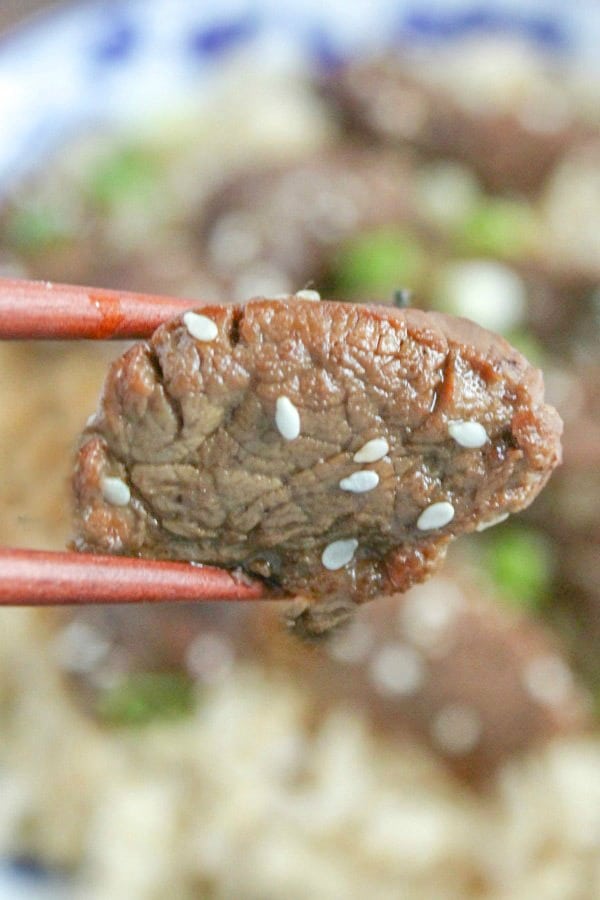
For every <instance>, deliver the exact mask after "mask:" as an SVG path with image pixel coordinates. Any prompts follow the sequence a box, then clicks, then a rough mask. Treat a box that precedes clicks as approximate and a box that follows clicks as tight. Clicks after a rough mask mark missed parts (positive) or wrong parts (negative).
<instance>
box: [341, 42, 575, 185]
mask: <svg viewBox="0 0 600 900" xmlns="http://www.w3.org/2000/svg"><path fill="white" fill-rule="evenodd" d="M323 89H324V92H325V95H326V96H327V97H328V98H329V99H330V100H331V101H332V102H333V103H334V104H335V105H336V106H337V108H338V109H339V110H340V112H341V113H342V115H343V117H344V118H345V119H346V121H348V122H349V124H351V125H352V126H353V127H354V128H358V129H359V130H360V131H363V132H367V133H368V134H369V135H370V136H372V137H375V138H376V139H378V140H379V141H382V142H383V143H384V144H387V145H396V146H398V145H400V146H412V147H415V148H416V149H418V150H419V151H420V152H422V153H424V154H425V155H426V156H429V157H450V158H453V159H457V160H460V161H462V162H465V163H466V164H467V165H469V166H470V167H471V168H473V169H474V170H475V171H476V172H477V173H478V174H479V176H480V177H481V179H482V181H483V182H484V184H485V185H486V186H487V187H488V188H489V189H490V190H493V191H519V192H522V193H527V194H530V193H535V192H536V191H537V190H538V189H539V188H540V187H541V186H542V185H543V184H544V182H545V180H546V179H547V177H548V176H549V174H550V173H551V171H552V170H553V168H554V166H555V165H556V164H557V162H558V161H559V160H560V158H561V157H562V156H563V154H564V153H565V152H566V151H567V150H568V148H569V147H570V146H572V145H573V144H575V143H577V142H579V141H581V140H583V139H584V138H585V137H586V135H588V134H589V133H590V129H589V128H587V127H586V126H585V125H583V124H580V123H567V124H566V125H565V126H563V127H558V128H545V127H543V125H542V127H537V125H536V121H535V115H536V110H535V109H532V110H531V111H530V115H529V121H528V118H527V116H526V115H525V114H521V115H520V114H519V112H518V111H515V112H512V111H505V110H503V109H494V108H493V107H492V108H488V107H486V108H483V109H482V108H479V107H477V108H474V109H473V108H469V107H468V106H467V105H465V104H463V103H460V102H459V101H458V100H457V99H456V98H455V97H454V96H453V95H452V93H451V91H450V90H447V89H445V88H444V87H441V86H440V85H437V84H436V85H434V84H428V83H427V82H426V81H425V80H424V79H423V80H421V79H419V78H417V77H415V76H414V75H413V74H411V71H410V64H409V62H408V61H407V60H405V59H403V58H402V57H399V56H390V57H385V58H383V59H377V60H375V61H372V62H371V61H368V62H365V63H359V64H355V65H349V66H347V67H345V68H342V69H340V70H338V71H336V72H335V74H334V75H332V76H331V78H330V79H329V80H328V81H327V82H326V83H325V84H324V88H323ZM541 114H542V115H543V110H542V111H541Z"/></svg>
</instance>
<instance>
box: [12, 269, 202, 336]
mask: <svg viewBox="0 0 600 900" xmlns="http://www.w3.org/2000/svg"><path fill="white" fill-rule="evenodd" d="M205 305H206V304H205V303H202V301H196V300H181V299H177V298H175V297H161V296H155V295H153V294H137V293H133V292H132V291H112V290H108V289H106V288H91V287H78V286H76V285H70V284H54V283H52V282H50V281H22V280H20V279H14V278H0V340H76V339H90V340H127V339H136V338H145V337H149V336H150V335H151V334H152V332H153V331H154V330H155V329H156V328H158V326H159V325H161V324H162V323H163V322H166V321H167V320H168V319H172V318H173V317H174V316H177V315H180V314H181V313H182V312H185V311H186V310H188V309H197V308H198V307H201V306H205Z"/></svg>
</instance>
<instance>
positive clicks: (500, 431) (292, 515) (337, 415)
mask: <svg viewBox="0 0 600 900" xmlns="http://www.w3.org/2000/svg"><path fill="white" fill-rule="evenodd" d="M560 431H561V423H560V419H559V418H558V415H557V414H556V413H555V411H554V410H553V409H552V408H551V407H548V406H545V405H544V403H543V386H542V381H541V376H540V373H539V372H538V371H537V370H535V369H533V368H532V367H531V366H529V364H528V363H527V362H526V360H525V359H524V358H523V357H522V356H521V355H520V354H519V353H518V352H517V351H515V350H513V349H512V348H511V347H510V345H509V344H507V343H506V341H504V340H503V339H501V338H499V337H497V336H495V335H493V334H491V333H490V332H487V331H485V330H483V329H481V328H479V327H478V326H475V325H474V324H473V323H471V322H468V321H467V320H463V319H453V318H452V317H449V316H445V315H443V314H437V313H429V314H426V313H423V312H421V311H419V310H415V309H404V310H398V309H391V308H384V307H365V306H355V305H348V304H342V303H327V302H323V303H316V302H311V301H307V300H302V299H298V298H293V297H291V298H289V299H288V300H268V299H256V300H253V301H251V302H249V303H248V304H247V305H246V306H245V307H237V306H213V307H205V308H203V309H202V311H201V312H197V313H186V314H185V315H184V316H183V317H182V318H180V319H176V320H174V321H172V322H170V323H168V324H166V325H164V326H162V327H161V328H159V329H158V330H157V331H156V333H155V334H154V336H153V337H152V339H151V340H150V341H149V342H143V343H140V344H136V345H135V346H133V347H132V348H131V349H130V350H128V351H127V352H126V353H125V354H124V355H123V356H122V357H121V358H120V359H118V360H117V361H116V362H115V363H114V364H113V366H112V368H111V370H110V372H109V375H108V379H107V381H106V384H105V388H104V393H103V397H102V400H101V404H100V409H99V412H98V414H97V415H96V417H95V418H94V419H93V420H92V421H91V422H90V424H89V426H88V427H87V429H86V431H85V433H84V436H83V440H82V443H81V447H80V450H79V455H78V461H77V467H76V473H75V480H74V486H75V496H76V531H77V537H76V546H77V547H78V548H80V549H85V550H94V551H101V552H110V553H124V554H134V555H140V556H148V557H163V558H172V559H189V560H195V561H199V562H204V563H212V564H216V565H221V566H226V567H230V568H233V567H240V566H241V567H243V568H244V569H245V570H246V571H247V572H250V573H253V574H258V575H260V576H262V577H264V578H265V579H266V580H267V583H268V584H269V585H270V586H271V588H272V590H273V591H275V592H278V593H280V592H284V593H286V594H289V595H291V596H296V597H299V598H302V600H301V602H300V603H299V604H298V606H297V608H296V612H295V615H296V616H297V619H298V622H299V623H300V624H301V627H302V628H303V629H305V630H306V631H307V632H309V633H320V632H322V631H325V630H327V629H328V628H329V627H331V626H332V625H334V624H336V623H337V622H339V621H341V620H343V619H344V618H345V617H347V615H348V613H349V611H350V610H351V609H352V608H353V606H354V605H355V604H357V603H361V602H363V601H365V600H368V599H370V598H372V597H374V596H376V595H381V594H387V593H392V592H395V591H400V592H401V591H405V590H406V589H407V588H409V587H410V586H411V585H412V584H414V583H416V582H419V581H422V580H423V579H424V578H426V577H427V574H428V573H429V572H430V571H433V570H434V569H435V568H436V566H437V565H438V563H439V562H440V561H441V559H442V558H443V556H444V554H445V551H446V547H447V544H448V542H449V541H450V540H451V539H452V538H453V537H456V536H457V535H458V534H460V533H462V532H467V531H472V530H474V529H476V528H481V527H485V526H486V525H487V524H491V523H492V522H493V521H494V520H495V519H497V518H498V517H504V516H505V515H507V514H509V513H511V512H516V511H517V510H520V509H522V508H523V507H524V506H527V505H528V504H529V503H530V502H531V501H532V500H533V498H534V497H535V496H536V495H537V493H538V492H539V491H540V490H541V488H542V487H543V485H544V484H545V482H546V481H547V479H548V477H549V475H550V472H551V470H552V469H553V468H554V466H555V465H556V464H557V462H558V461H559V458H560V442H559V437H560Z"/></svg>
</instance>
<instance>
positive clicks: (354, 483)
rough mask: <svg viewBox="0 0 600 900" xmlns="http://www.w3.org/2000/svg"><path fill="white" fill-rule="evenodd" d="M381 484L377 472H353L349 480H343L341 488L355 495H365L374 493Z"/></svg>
mask: <svg viewBox="0 0 600 900" xmlns="http://www.w3.org/2000/svg"><path fill="white" fill-rule="evenodd" d="M378 484H379V475H378V474H377V472H371V471H370V470H369V469H367V470H365V471H364V472H353V473H352V475H349V476H348V477H347V478H342V480H341V481H340V487H341V489H342V490H343V491H351V492H352V493H353V494H364V493H365V492H366V491H372V490H373V489H374V488H376V487H377V485H378Z"/></svg>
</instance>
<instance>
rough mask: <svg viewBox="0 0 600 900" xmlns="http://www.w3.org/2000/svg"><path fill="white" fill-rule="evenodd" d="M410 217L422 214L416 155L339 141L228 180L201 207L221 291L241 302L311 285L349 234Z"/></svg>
mask: <svg viewBox="0 0 600 900" xmlns="http://www.w3.org/2000/svg"><path fill="white" fill-rule="evenodd" d="M407 220H408V221H411V222H418V220H419V217H418V204H417V200H416V193H415V180H414V171H413V166H412V163H411V161H410V159H409V158H408V157H404V158H402V157H401V156H399V155H397V154H389V153H386V152H385V151H384V152H382V151H380V150H373V149H369V148H367V147H363V148H360V147H356V146H353V145H352V144H349V143H348V144H341V145H340V146H338V147H335V148H332V149H331V150H329V151H328V152H327V153H321V154H320V155H318V156H314V157H309V158H308V159H304V160H300V161H295V162H293V163H286V164H285V165H279V166H271V167H265V168H256V167H255V168H253V169H246V170H244V171H243V172H240V173H239V174H238V175H237V176H235V177H234V178H232V179H230V180H229V181H228V182H227V183H226V184H225V185H224V186H223V187H221V188H219V189H218V190H217V191H216V192H215V193H214V194H213V196H212V197H211V198H210V199H209V200H208V202H207V203H206V205H205V207H204V208H203V209H202V214H201V218H200V223H199V236H200V240H201V254H202V256H203V258H204V260H205V264H206V268H207V270H208V272H209V273H210V276H211V277H212V278H214V279H215V280H216V282H217V283H219V284H220V285H221V290H222V292H223V297H229V298H233V299H234V300H236V301H238V302H239V301H242V300H245V299H246V298H247V297H251V296H253V295H256V294H262V295H265V294H269V293H272V294H277V293H284V292H287V293H291V292H293V291H295V290H296V289H299V288H303V287H306V286H307V283H308V282H310V283H312V282H314V281H315V280H319V279H321V278H322V277H323V276H324V275H326V274H327V273H328V272H329V270H330V267H331V254H332V252H333V251H334V250H335V248H336V247H337V246H339V245H340V244H341V243H342V242H343V241H344V240H345V239H347V238H348V237H349V236H351V235H353V234H355V233H360V232H361V231H364V230H369V229H373V228H377V227H378V226H381V225H389V224H396V225H397V224H398V223H400V222H404V221H407Z"/></svg>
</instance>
